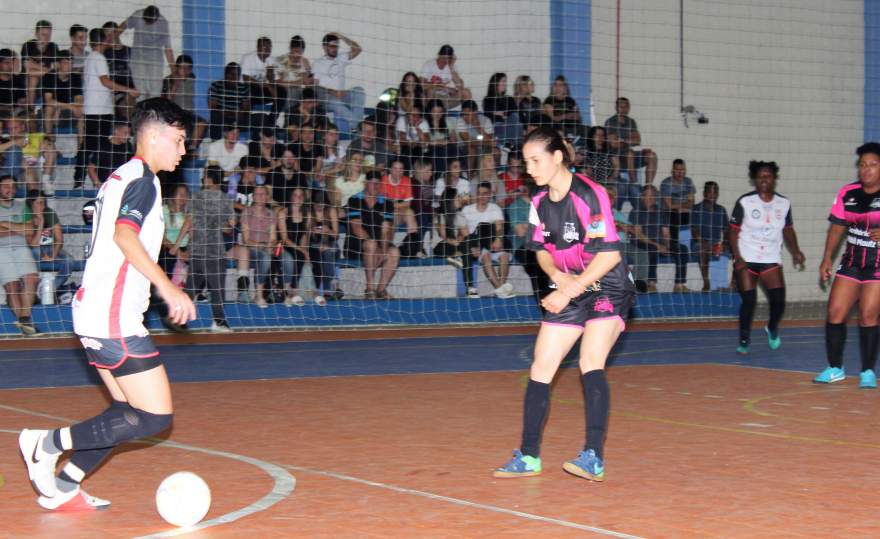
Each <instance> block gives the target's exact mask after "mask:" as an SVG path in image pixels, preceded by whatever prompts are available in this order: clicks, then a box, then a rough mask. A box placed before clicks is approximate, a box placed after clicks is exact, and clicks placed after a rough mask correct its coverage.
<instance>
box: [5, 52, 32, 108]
mask: <svg viewBox="0 0 880 539" xmlns="http://www.w3.org/2000/svg"><path fill="white" fill-rule="evenodd" d="M25 106H27V77H25V75H24V74H23V73H17V72H16V70H15V53H14V52H12V49H0V118H8V117H9V116H12V115H13V113H15V112H16V111H19V110H22V109H23V107H25Z"/></svg>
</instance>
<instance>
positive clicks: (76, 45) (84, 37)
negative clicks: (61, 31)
mask: <svg viewBox="0 0 880 539" xmlns="http://www.w3.org/2000/svg"><path fill="white" fill-rule="evenodd" d="M68 33H69V34H70V49H69V50H70V63H71V66H72V69H73V72H74V73H79V74H80V75H82V72H83V68H84V67H85V65H86V56H88V55H89V47H88V45H89V29H88V28H86V27H85V26H83V25H81V24H74V25H71V27H70V31H69V32H68Z"/></svg>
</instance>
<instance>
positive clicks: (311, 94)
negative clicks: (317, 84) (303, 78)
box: [299, 86, 317, 101]
mask: <svg viewBox="0 0 880 539" xmlns="http://www.w3.org/2000/svg"><path fill="white" fill-rule="evenodd" d="M303 99H317V95H316V94H315V89H314V88H313V87H311V86H306V87H305V88H303V91H302V94H300V96H299V100H300V101H302V100H303Z"/></svg>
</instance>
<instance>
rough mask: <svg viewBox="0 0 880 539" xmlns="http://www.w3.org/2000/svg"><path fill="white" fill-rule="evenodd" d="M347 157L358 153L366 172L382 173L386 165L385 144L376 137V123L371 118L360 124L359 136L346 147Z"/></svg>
mask: <svg viewBox="0 0 880 539" xmlns="http://www.w3.org/2000/svg"><path fill="white" fill-rule="evenodd" d="M347 152H348V155H349V156H351V155H352V154H353V153H355V152H358V153H361V154H362V155H363V156H364V168H365V169H366V170H367V171H370V170H378V171H384V170H385V166H386V165H387V163H388V158H389V154H388V149H387V148H386V147H385V143H384V142H383V141H382V140H379V139H378V138H377V137H376V121H375V119H374V118H372V117H368V118H364V121H363V122H361V127H360V135H359V136H357V137H355V139H354V140H353V141H351V144H349V145H348V150H347Z"/></svg>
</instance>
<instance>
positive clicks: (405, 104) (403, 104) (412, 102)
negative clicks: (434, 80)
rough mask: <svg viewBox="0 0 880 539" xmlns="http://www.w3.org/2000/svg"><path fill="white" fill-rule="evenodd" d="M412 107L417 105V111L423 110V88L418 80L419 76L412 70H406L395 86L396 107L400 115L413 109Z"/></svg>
mask: <svg viewBox="0 0 880 539" xmlns="http://www.w3.org/2000/svg"><path fill="white" fill-rule="evenodd" d="M413 107H419V111H420V112H421V111H424V110H425V90H424V88H422V83H421V82H420V81H419V76H418V75H416V74H415V73H413V72H412V71H407V72H406V74H404V75H403V78H402V79H400V86H399V87H398V88H397V108H398V110H399V112H400V114H401V115H404V114H407V113H410V112H412V111H413Z"/></svg>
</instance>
